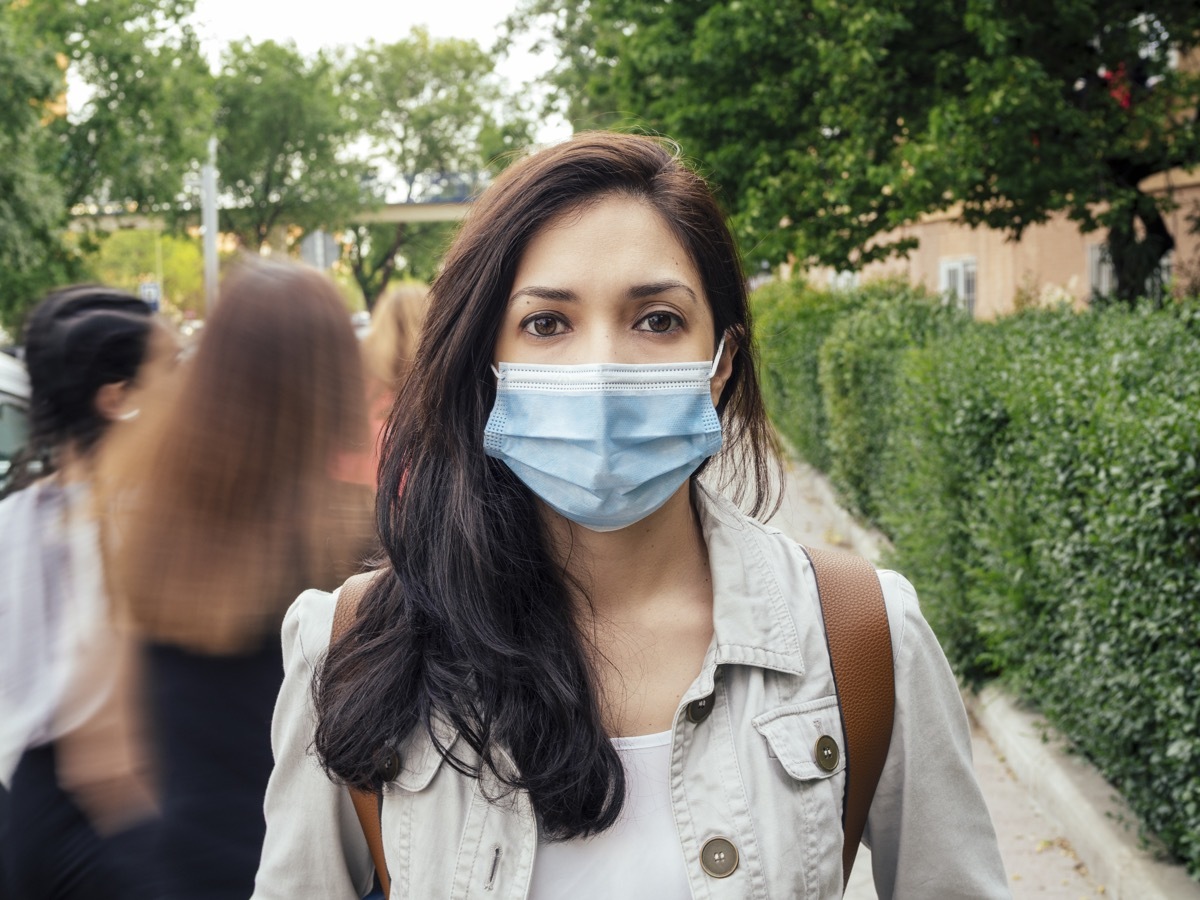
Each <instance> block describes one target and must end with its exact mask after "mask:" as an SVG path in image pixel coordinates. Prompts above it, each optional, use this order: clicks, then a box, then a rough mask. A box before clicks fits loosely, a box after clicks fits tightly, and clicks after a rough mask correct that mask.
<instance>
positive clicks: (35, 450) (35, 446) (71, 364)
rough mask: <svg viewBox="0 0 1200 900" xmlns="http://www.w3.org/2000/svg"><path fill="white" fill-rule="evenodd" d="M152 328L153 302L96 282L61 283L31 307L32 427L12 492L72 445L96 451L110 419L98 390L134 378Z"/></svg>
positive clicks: (78, 449)
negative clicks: (99, 403)
mask: <svg viewBox="0 0 1200 900" xmlns="http://www.w3.org/2000/svg"><path fill="white" fill-rule="evenodd" d="M153 328H154V319H153V316H152V314H151V310H150V307H149V305H147V304H146V303H145V302H144V301H142V300H139V299H138V298H137V297H134V296H132V295H131V294H127V293H125V292H124V291H119V290H116V289H115V288H110V287H105V286H103V285H98V284H76V285H71V286H70V287H64V288H61V289H59V290H56V291H54V292H52V293H50V294H48V295H47V296H46V297H45V299H43V300H42V301H41V302H40V303H39V304H38V305H37V306H36V307H35V308H34V310H33V312H31V313H30V314H29V320H28V322H27V323H26V326H25V365H26V368H27V369H28V370H29V383H30V387H31V397H30V404H29V405H30V419H31V426H32V427H31V429H30V437H29V443H28V445H27V446H26V447H25V449H24V450H23V451H22V453H21V455H20V457H19V461H18V464H17V475H16V477H15V478H14V480H13V483H12V485H11V487H10V491H14V490H19V489H20V488H22V487H24V486H25V485H27V484H28V483H29V482H30V481H32V480H33V479H35V478H37V477H41V476H44V475H47V474H49V473H50V472H52V471H54V469H55V467H56V466H57V464H58V462H59V455H60V453H61V451H62V450H64V449H65V448H67V447H71V448H72V449H73V450H74V451H75V452H76V453H78V454H79V455H80V456H81V457H85V458H86V457H90V456H91V454H92V451H93V450H94V449H95V447H96V444H97V443H99V441H100V438H101V437H102V436H103V435H104V433H105V432H106V431H107V430H108V427H109V424H110V423H109V421H108V420H107V419H106V418H105V417H104V416H103V415H102V414H101V413H100V411H99V410H98V409H97V408H96V394H97V393H98V392H99V391H100V389H101V388H102V387H104V386H105V385H106V384H114V383H117V382H122V381H133V380H134V379H135V378H136V377H137V374H138V369H139V368H141V365H142V362H143V361H144V360H145V358H146V351H147V348H148V346H149V342H150V333H151V331H152V330H153Z"/></svg>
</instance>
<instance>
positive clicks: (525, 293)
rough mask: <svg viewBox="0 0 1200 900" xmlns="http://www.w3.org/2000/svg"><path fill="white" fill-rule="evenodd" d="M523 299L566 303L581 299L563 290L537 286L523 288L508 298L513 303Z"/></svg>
mask: <svg viewBox="0 0 1200 900" xmlns="http://www.w3.org/2000/svg"><path fill="white" fill-rule="evenodd" d="M521 297H534V298H536V299H538V300H561V301H565V302H571V301H574V300H578V299H579V298H578V297H577V296H576V295H575V294H574V293H573V292H571V291H567V290H563V289H562V288H552V287H541V286H539V285H536V284H535V285H531V286H529V287H523V288H521V289H520V290H519V291H517V292H516V293H515V294H513V295H512V296H511V297H509V298H508V302H509V303H512V302H513V301H514V300H517V299H519V298H521Z"/></svg>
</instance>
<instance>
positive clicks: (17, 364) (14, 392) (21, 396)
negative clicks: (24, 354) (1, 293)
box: [0, 353, 29, 494]
mask: <svg viewBox="0 0 1200 900" xmlns="http://www.w3.org/2000/svg"><path fill="white" fill-rule="evenodd" d="M28 439H29V376H28V374H26V372H25V365H24V364H23V363H22V362H21V361H20V360H18V359H15V358H13V357H12V356H9V355H8V354H7V353H0V494H3V493H4V491H5V490H6V489H7V488H8V483H9V481H10V480H11V478H12V475H13V471H12V467H13V460H14V459H15V457H16V455H17V454H18V453H19V452H20V451H21V448H23V447H24V446H25V443H26V441H27V440H28Z"/></svg>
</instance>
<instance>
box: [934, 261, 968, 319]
mask: <svg viewBox="0 0 1200 900" xmlns="http://www.w3.org/2000/svg"><path fill="white" fill-rule="evenodd" d="M975 282H976V277H975V257H973V256H966V257H963V258H961V259H944V260H942V261H941V263H940V264H939V265H938V290H939V291H940V292H941V294H942V296H943V297H945V298H946V300H947V302H953V303H954V304H956V305H957V306H958V308H959V309H961V310H963V311H964V312H966V313H967V314H968V315H971V316H974V315H975Z"/></svg>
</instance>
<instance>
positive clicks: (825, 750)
mask: <svg viewBox="0 0 1200 900" xmlns="http://www.w3.org/2000/svg"><path fill="white" fill-rule="evenodd" d="M814 755H815V756H816V758H817V765H818V766H820V767H821V770H822V771H823V772H832V771H833V770H834V769H836V768H837V764H838V756H839V755H840V754H839V753H838V745H837V741H835V740H834V739H833V738H831V737H830V736H829V735H827V734H823V735H821V736H820V737H819V738H817V746H816V749H815V750H814Z"/></svg>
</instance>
